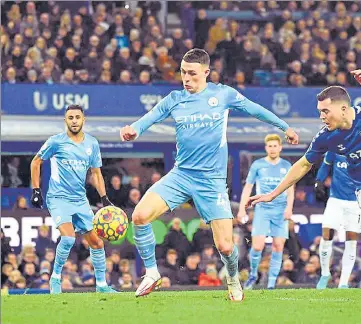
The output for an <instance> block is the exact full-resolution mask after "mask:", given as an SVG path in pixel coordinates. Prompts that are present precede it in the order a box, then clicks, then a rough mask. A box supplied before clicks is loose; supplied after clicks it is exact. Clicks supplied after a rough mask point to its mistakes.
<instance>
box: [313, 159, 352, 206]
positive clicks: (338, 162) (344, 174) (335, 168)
mask: <svg viewBox="0 0 361 324" xmlns="http://www.w3.org/2000/svg"><path fill="white" fill-rule="evenodd" d="M331 168H332V182H331V188H330V197H334V198H337V199H341V200H349V201H356V195H355V191H356V185H355V183H354V181H353V180H352V179H351V178H350V175H349V173H348V170H347V168H348V163H347V158H346V156H343V155H339V154H336V153H333V152H327V153H326V155H325V158H324V160H323V163H322V165H321V167H320V169H319V171H318V173H317V179H318V180H320V181H322V182H323V181H325V179H326V177H327V176H328V175H329V173H330V170H331Z"/></svg>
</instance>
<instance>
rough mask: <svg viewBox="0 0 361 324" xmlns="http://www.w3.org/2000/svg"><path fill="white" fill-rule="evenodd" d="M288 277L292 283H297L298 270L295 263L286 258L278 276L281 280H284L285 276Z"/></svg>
mask: <svg viewBox="0 0 361 324" xmlns="http://www.w3.org/2000/svg"><path fill="white" fill-rule="evenodd" d="M282 277H283V278H287V279H288V280H290V281H291V282H292V283H295V282H296V280H297V271H295V268H294V263H293V262H292V260H290V259H286V260H284V261H283V263H282V269H281V272H280V275H279V277H278V280H279V281H282V280H283V278H282Z"/></svg>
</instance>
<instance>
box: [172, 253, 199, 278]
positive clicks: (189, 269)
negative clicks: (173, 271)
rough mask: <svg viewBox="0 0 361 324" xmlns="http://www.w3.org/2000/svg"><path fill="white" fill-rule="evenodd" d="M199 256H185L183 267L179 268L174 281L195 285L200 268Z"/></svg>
mask: <svg viewBox="0 0 361 324" xmlns="http://www.w3.org/2000/svg"><path fill="white" fill-rule="evenodd" d="M198 264H199V257H198V256H197V255H195V254H191V255H189V256H188V257H187V260H186V264H185V266H184V267H181V268H179V270H178V272H177V279H176V282H177V284H179V285H197V284H198V279H199V275H200V274H201V270H200V269H199V267H198Z"/></svg>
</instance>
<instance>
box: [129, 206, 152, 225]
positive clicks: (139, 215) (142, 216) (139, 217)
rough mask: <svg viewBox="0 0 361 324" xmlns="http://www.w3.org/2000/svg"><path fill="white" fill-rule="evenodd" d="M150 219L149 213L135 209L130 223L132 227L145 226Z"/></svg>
mask: <svg viewBox="0 0 361 324" xmlns="http://www.w3.org/2000/svg"><path fill="white" fill-rule="evenodd" d="M150 218H151V213H150V212H149V211H147V210H144V209H143V210H142V209H140V210H137V209H135V210H134V212H133V214H132V222H133V224H134V225H147V224H148V223H149V219H150Z"/></svg>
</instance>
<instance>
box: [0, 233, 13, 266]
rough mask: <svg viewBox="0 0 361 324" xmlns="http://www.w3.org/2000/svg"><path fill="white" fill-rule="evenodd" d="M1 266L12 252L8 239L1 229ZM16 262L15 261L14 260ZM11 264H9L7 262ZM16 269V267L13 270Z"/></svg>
mask: <svg viewBox="0 0 361 324" xmlns="http://www.w3.org/2000/svg"><path fill="white" fill-rule="evenodd" d="M0 235H1V264H4V263H5V260H6V259H7V258H8V256H9V254H10V253H11V252H13V249H12V247H11V246H10V238H9V237H6V236H5V234H4V231H3V229H2V228H1V234H0ZM15 260H16V259H15ZM7 262H8V263H10V264H11V262H9V261H7ZM15 268H16V269H17V266H16V267H14V269H15Z"/></svg>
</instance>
